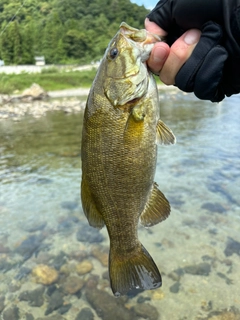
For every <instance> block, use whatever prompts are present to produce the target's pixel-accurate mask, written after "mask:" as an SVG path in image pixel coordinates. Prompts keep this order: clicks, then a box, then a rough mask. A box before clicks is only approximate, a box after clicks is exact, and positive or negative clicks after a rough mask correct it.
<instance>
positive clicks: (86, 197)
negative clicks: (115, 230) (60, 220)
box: [81, 178, 104, 229]
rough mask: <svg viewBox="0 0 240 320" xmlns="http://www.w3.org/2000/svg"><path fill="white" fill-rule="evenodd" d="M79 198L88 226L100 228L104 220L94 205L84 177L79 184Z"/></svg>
mask: <svg viewBox="0 0 240 320" xmlns="http://www.w3.org/2000/svg"><path fill="white" fill-rule="evenodd" d="M81 198H82V207H83V211H84V213H85V216H86V217H87V219H88V222H89V224H90V226H92V227H94V228H98V229H101V228H102V227H103V226H104V220H103V218H102V215H101V213H100V212H99V211H98V209H97V207H96V204H95V202H94V199H93V198H92V194H91V192H90V190H89V186H88V183H87V181H86V179H84V178H83V179H82V185H81Z"/></svg>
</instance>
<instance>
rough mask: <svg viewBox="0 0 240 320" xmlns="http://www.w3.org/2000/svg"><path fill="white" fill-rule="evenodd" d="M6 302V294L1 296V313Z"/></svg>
mask: <svg viewBox="0 0 240 320" xmlns="http://www.w3.org/2000/svg"><path fill="white" fill-rule="evenodd" d="M4 302H5V297H4V296H0V313H1V312H2V311H3V309H4V308H5V305H4Z"/></svg>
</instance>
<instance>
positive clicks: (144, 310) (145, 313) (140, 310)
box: [133, 303, 159, 320]
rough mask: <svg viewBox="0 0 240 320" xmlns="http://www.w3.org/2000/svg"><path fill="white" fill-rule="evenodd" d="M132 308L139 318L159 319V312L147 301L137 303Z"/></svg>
mask: <svg viewBox="0 0 240 320" xmlns="http://www.w3.org/2000/svg"><path fill="white" fill-rule="evenodd" d="M133 310H134V311H135V313H136V315H137V316H139V317H141V318H144V319H149V320H158V319H159V313H158V311H157V309H156V308H155V307H154V306H152V305H150V304H149V303H142V304H138V305H136V306H134V307H133Z"/></svg>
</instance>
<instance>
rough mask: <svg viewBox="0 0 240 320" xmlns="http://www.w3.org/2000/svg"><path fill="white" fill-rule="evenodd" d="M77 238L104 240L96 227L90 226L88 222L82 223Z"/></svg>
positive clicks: (86, 240) (92, 241)
mask: <svg viewBox="0 0 240 320" xmlns="http://www.w3.org/2000/svg"><path fill="white" fill-rule="evenodd" d="M76 236H77V240H78V241H82V242H89V243H94V242H102V241H103V240H104V237H103V235H102V234H101V233H100V232H99V230H97V229H96V228H93V227H90V226H89V225H88V224H85V223H84V224H81V226H80V227H79V229H78V231H77V235H76Z"/></svg>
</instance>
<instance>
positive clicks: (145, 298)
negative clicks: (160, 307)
mask: <svg viewBox="0 0 240 320" xmlns="http://www.w3.org/2000/svg"><path fill="white" fill-rule="evenodd" d="M146 301H151V298H150V297H143V296H140V297H138V299H137V303H144V302H146Z"/></svg>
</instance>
